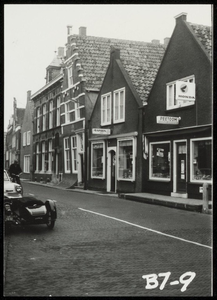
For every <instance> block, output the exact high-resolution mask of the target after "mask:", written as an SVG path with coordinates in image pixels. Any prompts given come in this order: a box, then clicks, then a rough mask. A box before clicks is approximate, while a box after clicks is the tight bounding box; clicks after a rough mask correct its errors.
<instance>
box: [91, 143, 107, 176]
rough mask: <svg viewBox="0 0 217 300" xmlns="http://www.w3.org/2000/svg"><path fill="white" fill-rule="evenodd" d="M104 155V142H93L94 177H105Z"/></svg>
mask: <svg viewBox="0 0 217 300" xmlns="http://www.w3.org/2000/svg"><path fill="white" fill-rule="evenodd" d="M104 156H105V155H104V143H103V142H100V143H92V172H91V174H92V178H101V179H103V178H104V177H105V175H104V174H105V171H104Z"/></svg>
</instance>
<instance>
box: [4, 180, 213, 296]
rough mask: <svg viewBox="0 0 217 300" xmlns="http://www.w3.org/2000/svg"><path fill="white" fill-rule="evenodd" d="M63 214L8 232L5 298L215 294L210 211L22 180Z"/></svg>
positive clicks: (28, 190)
mask: <svg viewBox="0 0 217 300" xmlns="http://www.w3.org/2000/svg"><path fill="white" fill-rule="evenodd" d="M23 187H24V191H25V193H24V194H25V195H28V194H31V195H33V194H34V196H35V197H36V198H38V199H43V200H46V199H47V198H49V199H53V200H55V201H56V205H57V213H58V218H57V221H56V224H55V227H54V229H53V230H52V231H50V230H49V229H47V227H46V225H30V226H29V227H27V226H25V227H23V228H22V227H13V228H12V229H11V230H10V231H9V232H8V234H7V235H6V237H5V246H6V253H5V255H6V260H5V289H4V293H5V296H10V297H12V296H14V297H16V296H26V297H27V296H41V295H43V296H46V297H48V296H80V297H81V296H83V297H85V296H149V297H152V296H159V297H161V296H162V297H163V296H177V297H185V296H192V297H193V296H207V295H211V286H212V284H211V278H212V273H211V263H212V256H211V254H212V243H211V216H210V215H207V214H200V213H197V212H190V211H184V210H179V209H173V208H167V207H162V206H158V205H149V204H145V203H139V202H135V201H129V200H124V199H120V198H118V197H117V196H116V197H115V196H113V195H100V194H94V193H92V194H91V193H85V192H79V191H78V192H75V191H73V190H63V189H57V188H53V187H47V186H40V185H37V184H30V183H27V182H23Z"/></svg>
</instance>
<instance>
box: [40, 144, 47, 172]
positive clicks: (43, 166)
mask: <svg viewBox="0 0 217 300" xmlns="http://www.w3.org/2000/svg"><path fill="white" fill-rule="evenodd" d="M41 150H42V151H41V163H42V168H41V170H42V171H46V166H45V142H42V149H41Z"/></svg>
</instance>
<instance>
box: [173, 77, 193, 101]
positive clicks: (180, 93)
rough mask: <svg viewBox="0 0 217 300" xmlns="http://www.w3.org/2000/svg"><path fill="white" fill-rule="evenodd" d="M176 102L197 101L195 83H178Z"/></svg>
mask: <svg viewBox="0 0 217 300" xmlns="http://www.w3.org/2000/svg"><path fill="white" fill-rule="evenodd" d="M176 100H187V101H195V83H193V82H185V81H176Z"/></svg>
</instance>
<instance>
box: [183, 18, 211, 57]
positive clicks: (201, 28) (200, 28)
mask: <svg viewBox="0 0 217 300" xmlns="http://www.w3.org/2000/svg"><path fill="white" fill-rule="evenodd" d="M187 23H188V24H189V25H190V27H191V28H192V30H193V32H194V34H195V36H196V37H197V39H198V41H199V42H200V43H201V44H202V46H203V48H204V50H205V51H206V52H207V53H208V54H209V56H210V58H211V56H212V32H211V27H210V26H205V25H199V24H193V23H190V22H187Z"/></svg>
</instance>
